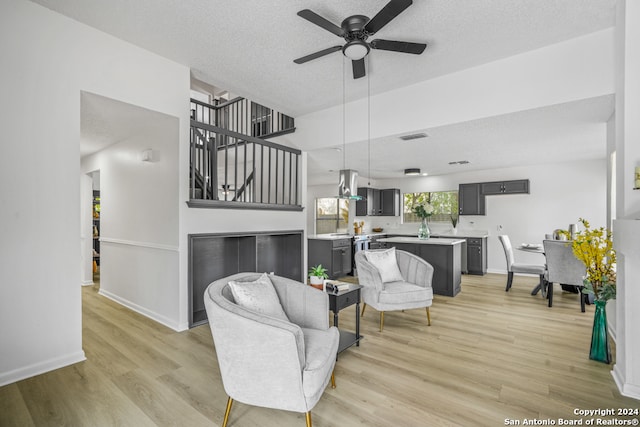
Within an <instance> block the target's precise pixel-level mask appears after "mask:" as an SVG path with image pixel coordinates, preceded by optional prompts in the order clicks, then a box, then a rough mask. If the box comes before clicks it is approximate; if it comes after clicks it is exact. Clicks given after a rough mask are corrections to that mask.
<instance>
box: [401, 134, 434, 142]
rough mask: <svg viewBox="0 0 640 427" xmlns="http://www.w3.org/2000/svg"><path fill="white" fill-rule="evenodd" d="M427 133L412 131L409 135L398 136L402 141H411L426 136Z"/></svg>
mask: <svg viewBox="0 0 640 427" xmlns="http://www.w3.org/2000/svg"><path fill="white" fill-rule="evenodd" d="M427 136H429V135H427V134H426V133H424V132H422V133H413V134H411V135H402V136H401V137H400V139H401V140H403V141H411V140H412V139H420V138H426V137H427Z"/></svg>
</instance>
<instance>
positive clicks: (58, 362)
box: [0, 351, 87, 387]
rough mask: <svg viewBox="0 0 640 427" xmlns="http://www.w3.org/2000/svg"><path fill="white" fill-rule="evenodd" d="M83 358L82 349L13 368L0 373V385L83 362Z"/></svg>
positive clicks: (84, 358)
mask: <svg viewBox="0 0 640 427" xmlns="http://www.w3.org/2000/svg"><path fill="white" fill-rule="evenodd" d="M85 360H87V358H86V357H85V355H84V351H79V352H77V353H72V354H68V355H66V356H61V357H56V358H54V359H50V360H45V361H43V362H39V363H34V364H33V365H29V366H25V367H22V368H18V369H14V370H13V371H9V372H4V373H0V387H2V386H4V385H7V384H12V383H15V382H17V381H21V380H24V379H26V378H31V377H34V376H36V375H40V374H44V373H45V372H49V371H53V370H55V369H59V368H64V367H65V366H69V365H73V364H74V363H78V362H83V361H85Z"/></svg>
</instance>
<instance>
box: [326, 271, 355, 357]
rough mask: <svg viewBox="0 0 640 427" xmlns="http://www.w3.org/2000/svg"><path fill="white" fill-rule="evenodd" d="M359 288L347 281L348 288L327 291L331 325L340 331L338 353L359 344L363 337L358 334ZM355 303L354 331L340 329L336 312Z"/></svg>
mask: <svg viewBox="0 0 640 427" xmlns="http://www.w3.org/2000/svg"><path fill="white" fill-rule="evenodd" d="M360 289H362V285H356V284H353V283H349V289H346V290H343V291H339V292H338V293H334V292H330V291H327V294H328V295H329V309H331V311H332V312H333V326H335V327H336V328H338V330H339V331H340V344H339V346H338V353H340V352H342V351H344V350H346V349H347V348H349V347H351V346H352V345H354V344H355V345H356V346H360V340H361V339H362V338H363V337H362V335H360ZM353 304H355V305H356V332H355V333H353V332H350V331H346V330H343V329H340V327H339V326H338V313H339V312H340V310H342V309H343V308H346V307H349V306H351V305H353Z"/></svg>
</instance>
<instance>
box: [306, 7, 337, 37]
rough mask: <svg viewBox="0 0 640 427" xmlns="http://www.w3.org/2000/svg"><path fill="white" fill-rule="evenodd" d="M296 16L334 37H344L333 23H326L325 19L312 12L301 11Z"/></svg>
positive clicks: (307, 10)
mask: <svg viewBox="0 0 640 427" xmlns="http://www.w3.org/2000/svg"><path fill="white" fill-rule="evenodd" d="M298 16H300V17H302V18H304V19H306V20H307V21H309V22H311V23H312V24H316V25H317V26H318V27H322V28H324V29H325V30H327V31H329V32H331V33H333V34H335V35H336V36H340V37H342V36H344V31H342V28H340V27H338V26H337V25H336V24H334V23H333V22H331V21H328V20H327V19H325V18H323V17H322V16H320V15H318V14H317V13H315V12H314V11H312V10H309V9H304V10H301V11H300V12H298Z"/></svg>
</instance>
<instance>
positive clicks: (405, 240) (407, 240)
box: [378, 237, 466, 246]
mask: <svg viewBox="0 0 640 427" xmlns="http://www.w3.org/2000/svg"><path fill="white" fill-rule="evenodd" d="M378 241H379V242H387V243H414V244H419V245H442V246H453V245H460V244H462V243H465V242H466V240H464V239H443V238H437V239H418V238H417V237H386V238H383V239H378Z"/></svg>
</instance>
